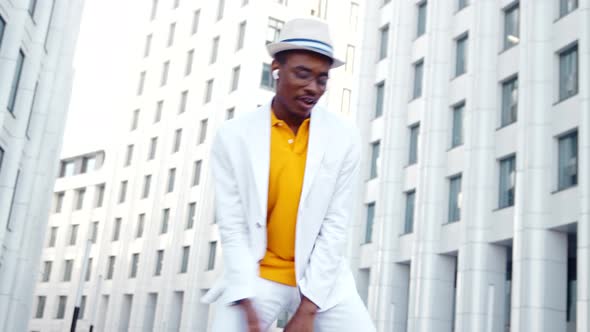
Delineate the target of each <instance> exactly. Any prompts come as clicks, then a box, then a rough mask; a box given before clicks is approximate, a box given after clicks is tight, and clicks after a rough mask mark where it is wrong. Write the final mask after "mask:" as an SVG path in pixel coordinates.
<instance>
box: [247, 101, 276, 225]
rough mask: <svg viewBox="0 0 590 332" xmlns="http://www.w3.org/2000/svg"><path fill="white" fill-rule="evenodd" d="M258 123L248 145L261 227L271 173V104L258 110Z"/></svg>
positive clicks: (251, 132) (253, 128)
mask: <svg viewBox="0 0 590 332" xmlns="http://www.w3.org/2000/svg"><path fill="white" fill-rule="evenodd" d="M257 112H259V114H257V118H256V121H253V122H254V123H252V126H250V130H249V132H248V137H246V139H248V140H249V141H250V143H251V144H248V146H249V148H248V149H249V150H250V157H251V160H250V162H251V166H252V172H253V174H254V182H255V183H256V191H257V193H258V202H259V203H260V213H261V214H260V216H261V217H263V218H261V219H263V220H260V221H258V220H257V222H259V223H260V224H261V225H265V224H266V209H267V200H268V177H269V172H270V123H271V121H270V104H266V105H264V106H262V107H261V108H260V109H259V110H257Z"/></svg>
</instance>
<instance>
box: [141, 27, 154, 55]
mask: <svg viewBox="0 0 590 332" xmlns="http://www.w3.org/2000/svg"><path fill="white" fill-rule="evenodd" d="M152 38H153V36H152V34H151V33H150V34H149V35H147V37H145V48H144V51H143V56H144V58H146V57H148V56H149V55H150V51H151V49H152Z"/></svg>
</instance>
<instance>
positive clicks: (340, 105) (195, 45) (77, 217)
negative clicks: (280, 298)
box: [30, 0, 360, 331]
mask: <svg viewBox="0 0 590 332" xmlns="http://www.w3.org/2000/svg"><path fill="white" fill-rule="evenodd" d="M137 13H138V14H139V15H143V17H145V19H144V26H143V28H142V34H141V35H140V36H137V38H138V39H139V41H140V43H141V47H138V52H137V61H136V65H135V67H134V68H132V69H130V70H133V73H134V75H136V77H137V85H136V86H133V87H131V88H130V89H129V90H130V92H129V98H128V100H127V102H126V103H125V105H121V112H120V113H121V122H122V123H123V125H122V126H121V127H122V128H120V131H119V133H118V134H117V135H118V137H120V139H119V142H117V144H116V145H115V146H113V147H107V148H105V158H104V160H105V163H104V166H103V168H102V170H100V171H99V172H98V171H97V172H98V173H96V174H95V175H90V174H87V175H84V176H81V177H79V180H74V179H71V180H69V179H67V178H64V179H59V180H58V185H56V188H55V204H54V210H53V211H52V216H51V219H50V220H51V221H50V223H51V225H50V226H51V228H50V232H49V236H48V238H47V239H46V240H45V241H46V242H45V243H44V244H45V245H46V247H47V248H46V249H45V250H44V253H43V263H42V264H43V267H42V269H43V271H44V273H42V276H41V281H39V283H38V284H37V289H36V292H35V299H36V303H37V310H36V312H35V313H36V314H38V315H37V316H38V317H37V316H35V318H33V319H32V320H31V321H30V329H31V330H35V331H53V330H63V329H65V328H67V327H68V326H69V324H70V322H69V318H70V317H71V316H72V312H73V310H74V304H75V301H76V300H75V299H74V298H75V297H76V294H77V289H78V287H79V285H80V281H81V282H82V286H81V289H82V293H81V296H82V299H83V300H82V301H81V302H80V311H81V313H83V316H82V317H81V320H80V322H79V323H78V326H79V327H81V328H84V329H85V328H88V327H89V326H90V325H93V326H94V327H95V330H96V331H116V330H123V331H126V330H129V331H152V330H154V331H177V330H180V331H206V330H207V329H208V326H209V324H210V316H211V314H212V312H211V311H210V308H209V307H208V306H207V305H205V304H202V303H200V298H201V297H202V296H203V295H204V294H205V292H206V291H207V290H208V289H209V288H210V287H211V286H212V284H213V282H214V281H215V280H216V279H217V278H218V277H219V275H220V272H221V269H222V268H221V264H222V260H221V258H220V250H221V247H220V245H219V235H218V229H217V225H216V224H215V217H214V212H213V196H212V184H211V177H210V170H209V143H210V141H211V139H212V138H213V135H214V134H215V130H216V128H217V127H218V126H219V125H220V124H221V123H222V122H223V121H226V120H228V119H231V118H232V117H233V116H234V115H236V116H239V114H240V113H241V112H246V111H254V110H255V108H256V107H257V106H258V105H262V104H264V103H267V102H270V98H271V97H272V96H273V91H274V80H273V79H272V77H271V73H270V63H271V61H272V59H271V58H270V57H269V55H268V53H267V51H266V47H265V46H266V44H267V43H270V42H273V41H275V40H276V39H277V38H278V36H279V33H280V30H281V29H282V27H283V24H284V23H285V22H286V21H288V20H289V19H291V18H295V17H302V16H316V17H319V18H320V19H324V20H326V21H327V22H328V23H329V24H330V25H331V28H332V31H333V32H332V33H333V39H334V42H335V49H336V52H337V53H338V54H339V56H340V58H344V59H346V60H347V62H348V65H347V66H346V68H344V67H343V68H341V69H337V70H334V71H333V72H332V73H331V77H332V79H331V81H330V83H329V84H330V85H329V92H327V94H326V95H325V97H324V98H323V100H322V102H323V103H324V104H326V105H327V106H328V108H329V109H330V110H332V111H335V112H343V113H346V114H352V113H353V111H352V110H351V104H352V103H351V100H350V99H351V91H352V85H353V84H352V82H353V75H354V71H353V67H354V66H355V61H354V58H355V47H356V40H357V36H358V35H359V32H358V31H359V30H360V29H359V25H358V23H357V20H358V16H359V2H357V1H348V0H347V1H342V2H334V1H330V2H328V1H325V0H307V1H293V0H291V1H287V0H249V1H248V0H239V1H238V0H216V1H180V0H152V1H141V5H139V7H138V10H137ZM72 158H73V159H72ZM72 158H69V157H68V158H66V159H64V161H63V163H66V164H67V163H68V162H71V161H72V160H74V161H75V160H78V161H77V162H81V161H79V159H80V158H84V156H73V157H72ZM75 163H76V162H74V164H75ZM63 167H66V166H63ZM64 174H65V173H64ZM103 180H104V181H105V182H104V183H105V185H104V187H100V184H101V183H103ZM97 186H99V187H97ZM96 188H104V189H102V190H103V191H102V192H104V196H101V195H102V194H100V192H99V191H97V190H98V189H96ZM94 191H96V192H97V194H96V195H97V196H95V197H102V199H103V201H104V206H101V207H97V206H96V204H93V203H91V202H90V203H88V204H86V203H80V201H79V199H80V198H79V197H80V194H79V193H80V192H83V193H85V196H86V197H94V196H92V194H90V193H91V192H94ZM89 195H90V196H89ZM72 200H73V201H72ZM60 202H61V203H60ZM94 202H96V198H95V199H94ZM58 203H59V204H58ZM57 206H60V207H62V208H61V210H60V211H62V212H57V211H58V210H57ZM78 208H79V209H78ZM72 210H75V211H74V212H72ZM75 225H79V226H75ZM74 229H77V230H76V231H74ZM87 229H90V230H91V231H89V232H90V233H88V234H91V235H92V236H91V239H92V240H93V241H90V242H91V243H90V250H89V258H90V260H89V264H87V268H86V269H83V266H84V264H85V263H84V260H83V259H82V257H83V256H84V255H83V253H84V252H85V245H86V243H87V241H83V240H82V239H79V240H73V237H75V236H74V235H72V234H74V233H75V232H77V233H78V235H77V236H78V237H82V236H85V235H84V234H87V231H86V230H87ZM95 229H96V232H95V231H94V230H95ZM53 233H55V234H57V236H56V238H57V240H55V241H53V240H52V239H53V238H54V237H52V234H53ZM93 234H97V236H94V235H93ZM53 243H55V244H54V245H53V246H49V245H50V244H53ZM47 266H49V267H47ZM52 269H53V271H54V272H53V273H51V272H47V270H49V271H51V270H52ZM82 275H83V277H81V276H82ZM82 307H83V308H84V310H82ZM82 311H83V312H82ZM285 322H286V317H285V316H284V315H283V316H281V317H280V319H279V321H278V323H277V325H278V326H281V325H282V324H284V323H285Z"/></svg>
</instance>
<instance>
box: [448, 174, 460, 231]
mask: <svg viewBox="0 0 590 332" xmlns="http://www.w3.org/2000/svg"><path fill="white" fill-rule="evenodd" d="M461 199H462V190H461V175H457V176H454V177H452V178H450V179H449V218H448V222H455V221H459V220H461Z"/></svg>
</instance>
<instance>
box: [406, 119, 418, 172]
mask: <svg viewBox="0 0 590 332" xmlns="http://www.w3.org/2000/svg"><path fill="white" fill-rule="evenodd" d="M419 139H420V124H417V125H414V126H412V127H410V157H409V162H408V164H409V165H414V164H416V163H417V162H418V144H419Z"/></svg>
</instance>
